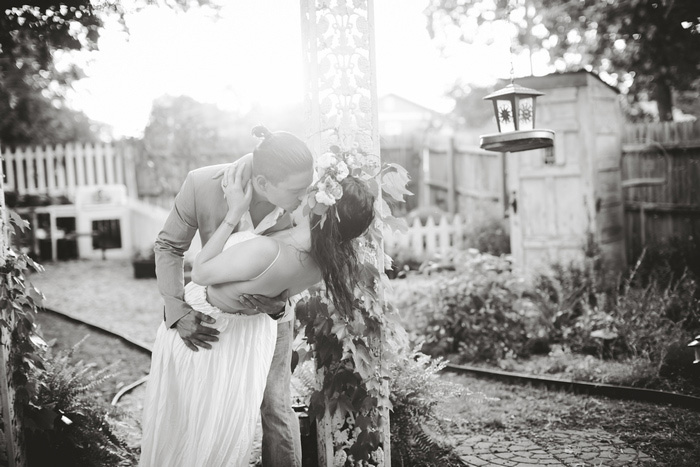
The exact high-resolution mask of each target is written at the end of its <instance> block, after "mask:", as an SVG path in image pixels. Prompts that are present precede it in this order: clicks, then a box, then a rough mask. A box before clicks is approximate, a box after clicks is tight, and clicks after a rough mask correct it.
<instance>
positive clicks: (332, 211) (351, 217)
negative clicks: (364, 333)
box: [309, 176, 374, 314]
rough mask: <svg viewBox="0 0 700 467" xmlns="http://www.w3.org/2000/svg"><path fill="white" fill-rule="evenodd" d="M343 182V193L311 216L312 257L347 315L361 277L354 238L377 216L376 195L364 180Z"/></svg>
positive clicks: (335, 303) (327, 291) (339, 308)
mask: <svg viewBox="0 0 700 467" xmlns="http://www.w3.org/2000/svg"><path fill="white" fill-rule="evenodd" d="M340 185H341V186H342V187H343V196H342V197H341V198H340V199H339V200H338V201H337V202H336V203H335V204H334V205H333V206H331V207H330V208H329V209H328V212H326V219H325V222H324V223H323V226H321V223H320V220H321V217H320V216H319V215H317V214H312V215H311V219H310V222H311V250H310V252H309V254H310V255H311V258H312V259H313V260H314V261H315V262H316V264H318V267H319V268H320V269H321V274H322V277H323V282H324V283H325V284H326V295H327V296H328V297H329V298H330V299H331V300H332V302H333V305H334V306H335V307H336V309H338V310H339V311H341V312H342V313H344V314H347V313H348V312H349V311H350V310H351V309H352V306H353V303H354V302H355V294H354V290H355V284H357V282H358V280H359V268H358V264H357V252H356V251H355V246H354V242H353V241H352V240H353V239H354V238H357V237H359V236H360V235H362V234H363V233H364V232H365V230H367V227H369V225H370V224H371V223H372V220H373V219H374V195H373V194H372V193H371V192H370V191H369V188H368V187H367V184H366V183H364V182H363V181H361V180H359V179H357V178H355V177H352V176H348V177H346V178H345V179H344V180H343V181H342V182H340Z"/></svg>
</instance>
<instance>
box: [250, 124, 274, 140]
mask: <svg viewBox="0 0 700 467" xmlns="http://www.w3.org/2000/svg"><path fill="white" fill-rule="evenodd" d="M251 133H252V135H253V136H255V137H256V138H262V139H267V138H269V137H270V136H272V133H271V132H270V130H268V129H267V128H265V127H264V126H262V125H258V126H255V127H253V129H252V131H251Z"/></svg>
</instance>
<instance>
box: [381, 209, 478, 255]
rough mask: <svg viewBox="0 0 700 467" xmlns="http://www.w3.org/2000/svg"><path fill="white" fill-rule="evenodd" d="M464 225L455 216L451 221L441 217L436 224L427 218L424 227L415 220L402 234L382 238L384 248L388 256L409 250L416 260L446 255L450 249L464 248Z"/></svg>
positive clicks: (459, 218) (430, 218)
mask: <svg viewBox="0 0 700 467" xmlns="http://www.w3.org/2000/svg"><path fill="white" fill-rule="evenodd" d="M465 234H466V225H465V223H464V220H463V219H462V218H461V217H460V216H459V215H456V216H454V217H453V218H452V220H448V219H447V217H446V216H442V217H441V218H440V221H439V222H438V223H437V224H436V223H435V221H434V220H433V218H432V217H428V220H427V221H426V223H425V225H423V224H422V223H421V221H420V220H419V219H418V218H416V219H414V220H413V224H412V225H410V226H409V227H408V232H406V233H404V234H397V233H394V234H392V235H390V236H386V237H385V238H384V247H385V249H386V251H387V253H389V254H396V253H397V252H398V251H399V250H409V251H410V252H411V253H412V254H414V255H415V256H416V257H418V258H423V257H427V256H431V255H435V254H438V253H439V254H443V255H444V254H447V252H449V251H450V250H451V249H460V248H464V245H465V239H464V237H465Z"/></svg>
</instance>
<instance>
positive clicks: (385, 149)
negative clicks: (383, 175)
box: [381, 134, 423, 214]
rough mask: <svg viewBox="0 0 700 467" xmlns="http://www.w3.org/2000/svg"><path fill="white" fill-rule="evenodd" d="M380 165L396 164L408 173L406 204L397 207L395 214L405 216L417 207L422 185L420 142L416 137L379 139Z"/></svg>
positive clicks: (408, 135) (399, 136)
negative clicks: (408, 192)
mask: <svg viewBox="0 0 700 467" xmlns="http://www.w3.org/2000/svg"><path fill="white" fill-rule="evenodd" d="M381 159H382V163H396V164H399V165H401V166H402V167H403V168H405V169H406V170H407V171H408V176H409V178H410V180H409V182H408V186H407V187H406V188H408V190H409V191H410V192H411V193H413V196H408V197H407V198H406V202H405V203H402V204H400V205H398V206H397V209H399V211H395V212H394V213H395V214H405V213H407V212H411V211H412V210H414V209H415V208H417V207H418V203H419V200H420V197H421V186H422V184H423V163H422V161H421V142H420V140H419V138H418V136H417V135H412V134H407V135H397V136H392V137H389V136H383V137H382V139H381Z"/></svg>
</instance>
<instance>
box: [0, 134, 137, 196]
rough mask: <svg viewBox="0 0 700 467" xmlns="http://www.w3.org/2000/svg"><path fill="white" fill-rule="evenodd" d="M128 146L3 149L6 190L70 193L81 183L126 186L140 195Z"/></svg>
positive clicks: (31, 192)
mask: <svg viewBox="0 0 700 467" xmlns="http://www.w3.org/2000/svg"><path fill="white" fill-rule="evenodd" d="M130 150H131V148H130V147H129V146H128V145H115V144H105V143H98V144H80V143H69V144H66V145H56V146H33V147H24V148H17V149H16V150H14V151H12V150H10V149H8V148H4V149H2V150H0V156H2V161H3V162H2V165H3V167H2V169H3V172H4V174H5V177H6V179H5V190H8V191H15V192H17V193H18V194H20V195H25V194H30V195H70V194H73V193H74V192H75V188H76V187H79V186H95V185H113V184H119V185H126V187H127V191H128V193H129V196H132V197H135V196H136V186H135V178H134V169H133V165H132V161H131V159H130Z"/></svg>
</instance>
